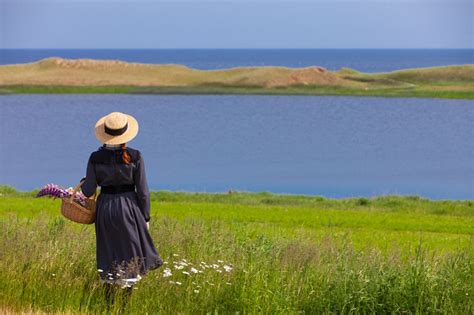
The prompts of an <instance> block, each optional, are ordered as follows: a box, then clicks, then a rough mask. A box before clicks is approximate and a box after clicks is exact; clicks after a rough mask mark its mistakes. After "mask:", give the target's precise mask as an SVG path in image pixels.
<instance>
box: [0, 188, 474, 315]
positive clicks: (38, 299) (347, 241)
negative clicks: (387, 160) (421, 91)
mask: <svg viewBox="0 0 474 315" xmlns="http://www.w3.org/2000/svg"><path fill="white" fill-rule="evenodd" d="M35 193H36V192H35V191H32V192H19V191H16V190H15V189H13V188H11V187H8V186H0V194H1V195H0V224H1V229H0V233H1V241H0V242H1V243H0V244H1V245H0V253H1V257H2V258H1V259H0V271H1V273H2V277H1V280H0V288H1V289H2V295H0V305H2V306H3V307H4V308H6V309H8V310H10V311H11V312H20V311H27V310H33V311H43V312H48V313H54V312H58V313H64V312H70V313H102V312H104V311H105V309H106V306H105V302H104V298H103V295H104V292H103V287H102V286H101V285H100V283H99V281H98V273H97V271H96V266H95V233H94V225H79V224H75V223H73V222H70V221H67V220H65V219H64V218H63V217H62V216H61V215H60V212H59V206H60V201H59V200H51V199H44V198H39V199H35V198H34V197H33V196H34V195H35ZM151 199H152V213H151V217H152V219H151V222H150V223H151V224H150V232H151V235H152V238H153V240H154V242H155V245H156V247H157V249H158V251H159V253H160V255H161V257H162V258H163V259H164V260H165V261H166V262H167V263H168V264H167V265H165V267H166V266H167V267H169V268H170V269H171V272H172V274H173V275H172V276H170V277H163V270H164V269H163V267H162V268H160V269H159V270H155V271H151V272H150V273H149V274H148V275H147V276H145V277H144V278H143V279H142V280H141V281H140V282H139V283H138V284H137V285H136V289H134V290H133V293H132V296H131V299H130V300H129V302H128V303H127V304H126V306H125V307H126V313H136V314H145V313H146V312H148V313H154V314H156V313H161V314H176V313H180V314H206V313H208V314H210V313H223V314H229V313H237V312H238V313H252V314H253V313H265V314H298V313H299V314H333V313H334V314H340V313H343V314H346V313H378V314H380V313H410V314H421V313H433V314H435V313H443V314H472V312H473V311H474V302H473V299H472V295H473V294H474V273H473V271H474V270H473V267H474V265H473V254H474V246H473V245H474V201H472V200H465V201H450V200H444V201H432V200H428V199H423V198H420V197H418V196H404V197H402V196H380V197H375V198H348V199H326V198H322V197H319V196H299V195H277V194H271V193H267V192H263V193H243V192H234V191H231V192H229V193H223V194H209V193H184V192H169V191H160V192H153V193H152V195H151ZM13 245H14V246H13ZM182 259H186V260H187V261H188V262H191V263H192V264H193V265H194V266H195V267H197V266H200V267H199V268H198V269H202V270H203V273H198V274H193V273H191V275H190V276H188V275H185V274H183V273H182V272H181V271H182V270H178V269H175V268H174V267H173V266H174V265H175V264H176V265H179V264H181V263H183V261H182ZM201 261H203V262H205V263H206V264H208V266H210V265H212V264H216V265H219V267H218V268H212V267H209V268H204V267H202V265H200V262H201ZM224 264H227V265H229V266H232V270H231V271H229V272H226V271H225V270H223V269H222V265H224ZM191 266H192V265H191ZM191 266H186V268H185V269H183V270H188V271H189V270H190V267H191ZM216 269H218V270H221V272H217V270H216ZM170 281H175V282H174V283H170ZM176 281H178V282H180V283H181V284H180V285H179V284H177V283H176ZM195 290H197V291H198V292H195ZM117 294H118V296H117V303H115V304H114V305H113V307H114V309H113V311H117V310H118V309H119V308H120V302H121V295H120V290H119V291H118V292H117Z"/></svg>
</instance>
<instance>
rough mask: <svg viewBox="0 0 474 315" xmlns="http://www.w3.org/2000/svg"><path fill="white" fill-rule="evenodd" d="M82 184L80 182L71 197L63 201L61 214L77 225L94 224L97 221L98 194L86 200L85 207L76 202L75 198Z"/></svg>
mask: <svg viewBox="0 0 474 315" xmlns="http://www.w3.org/2000/svg"><path fill="white" fill-rule="evenodd" d="M82 183H83V182H80V183H79V184H78V185H77V186H76V187H74V189H73V191H72V193H71V197H69V198H63V199H61V200H62V203H61V213H62V215H63V216H64V217H66V218H67V219H69V220H71V221H74V222H76V223H81V224H92V223H94V221H95V201H96V192H94V194H93V195H92V197H89V198H86V206H85V207H84V206H82V205H80V204H79V203H77V202H75V201H74V196H75V195H76V193H77V192H78V190H79V188H80V187H81V186H82Z"/></svg>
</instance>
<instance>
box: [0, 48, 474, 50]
mask: <svg viewBox="0 0 474 315" xmlns="http://www.w3.org/2000/svg"><path fill="white" fill-rule="evenodd" d="M0 50H474V47H451V48H446V47H445V48H435V47H431V48H430V47H425V48H416V47H407V48H377V47H372V48H371V47H367V48H350V47H345V48H297V47H296V48H277V47H275V48H11V47H9V48H0Z"/></svg>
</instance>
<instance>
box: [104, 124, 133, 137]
mask: <svg viewBox="0 0 474 315" xmlns="http://www.w3.org/2000/svg"><path fill="white" fill-rule="evenodd" d="M127 128H128V122H127V123H126V124H125V126H123V127H122V128H119V129H110V128H108V127H107V125H106V124H104V131H105V133H106V134H108V135H111V136H120V135H121V134H123V133H124V132H125V131H127Z"/></svg>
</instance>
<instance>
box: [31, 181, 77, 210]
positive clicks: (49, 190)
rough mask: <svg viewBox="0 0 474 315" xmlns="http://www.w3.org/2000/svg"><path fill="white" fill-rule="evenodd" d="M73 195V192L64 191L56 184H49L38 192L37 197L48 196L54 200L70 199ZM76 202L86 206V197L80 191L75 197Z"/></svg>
mask: <svg viewBox="0 0 474 315" xmlns="http://www.w3.org/2000/svg"><path fill="white" fill-rule="evenodd" d="M71 193H72V191H71V192H69V191H68V190H66V189H63V188H61V187H59V186H58V185H56V184H47V185H46V186H44V187H43V188H42V189H41V190H40V191H39V192H38V194H37V195H36V197H43V196H48V197H52V198H70V197H71ZM74 201H76V202H78V203H80V204H81V205H83V206H85V205H86V197H85V196H84V194H83V193H82V192H81V191H78V192H77V193H76V194H75V195H74Z"/></svg>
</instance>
